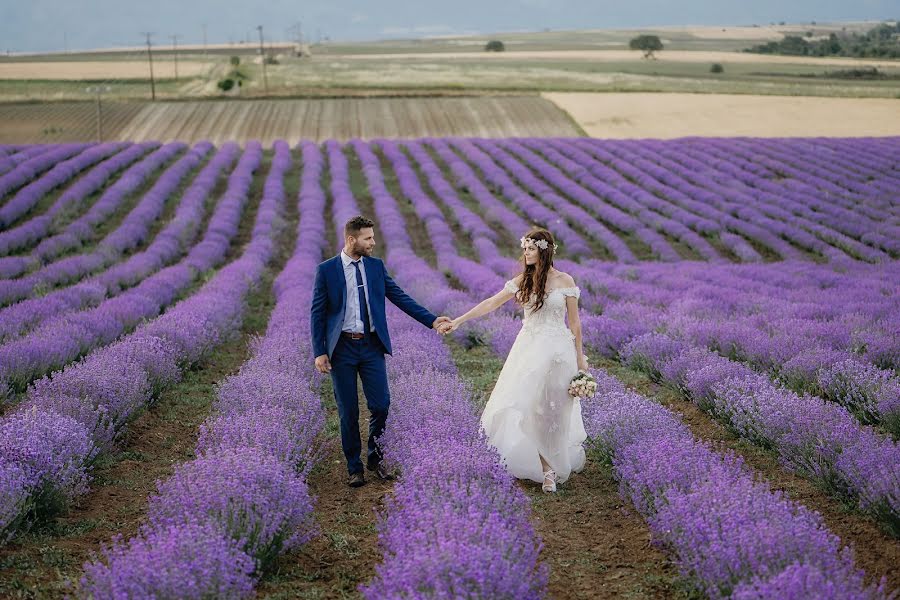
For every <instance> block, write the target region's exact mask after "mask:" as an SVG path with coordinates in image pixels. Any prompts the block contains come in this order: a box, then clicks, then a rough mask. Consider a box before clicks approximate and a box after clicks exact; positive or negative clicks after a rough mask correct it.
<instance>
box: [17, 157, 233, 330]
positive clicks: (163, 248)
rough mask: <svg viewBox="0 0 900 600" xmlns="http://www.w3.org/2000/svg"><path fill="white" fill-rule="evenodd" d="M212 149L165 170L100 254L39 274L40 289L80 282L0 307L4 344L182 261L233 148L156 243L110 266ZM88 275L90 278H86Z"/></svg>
mask: <svg viewBox="0 0 900 600" xmlns="http://www.w3.org/2000/svg"><path fill="white" fill-rule="evenodd" d="M209 149H211V146H210V145H209V144H208V143H206V142H201V143H200V144H198V145H197V146H196V147H195V148H194V149H193V150H192V151H190V152H188V153H187V154H186V155H185V156H184V157H183V158H182V159H180V160H179V161H177V162H176V163H175V164H174V165H173V166H172V167H171V168H170V169H168V170H166V171H165V172H164V173H163V174H162V175H161V176H160V178H159V180H158V181H157V183H156V184H155V185H154V186H153V188H152V189H151V190H150V191H148V193H147V194H146V196H145V197H144V198H143V199H142V200H141V202H140V203H139V204H138V205H137V206H136V207H135V210H134V212H133V213H132V214H130V215H129V216H128V217H126V218H125V219H124V221H123V222H122V223H121V225H120V226H119V227H117V228H116V229H115V230H113V231H112V232H110V233H109V234H108V235H107V236H106V237H105V238H104V239H103V240H101V241H100V242H99V243H98V248H99V249H98V250H96V251H94V252H91V253H88V254H78V255H75V256H71V257H67V258H64V259H62V260H60V261H57V262H55V263H53V264H52V265H48V268H47V269H46V270H42V271H40V272H39V273H42V274H43V276H41V277H42V281H41V282H40V284H39V285H46V286H50V285H54V284H57V283H62V282H64V281H71V280H78V281H79V282H78V283H77V284H75V285H72V286H69V287H61V288H60V289H57V290H54V291H52V292H48V293H47V294H45V295H43V296H38V297H33V298H29V299H27V300H22V301H20V302H17V303H15V304H12V305H11V306H8V307H5V308H2V309H0V341H10V340H12V339H14V338H16V337H19V336H21V335H23V334H25V333H27V332H28V331H30V330H32V329H34V328H36V327H38V326H39V325H41V324H42V323H44V322H46V321H48V320H49V319H51V318H55V317H59V316H60V315H63V314H66V313H71V312H73V311H79V310H83V309H86V308H89V307H92V306H96V305H98V304H99V303H100V302H102V301H103V300H105V299H106V298H110V297H112V296H116V295H118V294H120V293H121V292H122V291H124V290H125V289H128V288H130V287H133V286H135V285H137V284H138V283H140V282H141V281H143V280H144V279H145V278H146V277H148V276H149V275H151V274H153V273H154V272H156V271H158V270H159V269H161V268H163V267H165V266H167V265H169V264H171V263H172V261H173V260H175V259H176V258H179V257H181V256H182V255H183V254H184V253H185V252H186V251H187V250H188V248H189V247H190V245H191V244H192V243H193V242H194V240H195V238H196V235H197V234H198V233H199V228H200V225H201V223H202V220H203V216H204V214H205V213H206V208H207V207H206V205H207V203H208V199H209V198H210V196H211V194H212V191H213V188H214V186H215V185H216V182H217V181H218V180H219V177H220V175H221V173H222V172H223V171H224V170H227V169H228V168H229V166H230V165H231V164H232V163H233V162H234V160H235V159H236V157H237V155H238V148H237V146H236V145H235V144H226V145H225V146H223V147H222V148H221V149H220V150H219V151H218V152H216V154H215V156H214V157H213V158H212V159H211V160H210V162H209V164H208V165H207V166H206V167H204V168H203V170H202V171H200V173H199V174H198V175H197V176H196V178H195V179H194V180H193V182H192V183H191V185H190V186H188V188H187V189H186V190H185V192H184V194H182V195H181V197H180V201H179V202H178V204H177V206H176V207H175V210H174V215H173V217H172V218H171V220H170V221H169V222H168V223H166V224H165V225H164V226H163V227H162V228H161V230H160V231H159V233H157V234H156V236H154V238H153V241H152V243H150V244H149V245H148V246H147V247H146V248H144V249H143V250H141V251H139V252H135V253H133V254H130V255H129V256H128V258H127V260H124V261H122V262H119V263H115V264H113V265H109V266H108V265H107V263H108V262H110V260H115V258H119V257H121V255H122V254H121V252H120V251H125V250H131V249H134V248H135V245H136V244H139V243H140V241H141V240H142V239H145V238H146V237H147V235H148V228H149V227H150V226H152V225H153V224H154V220H156V222H157V223H158V213H159V211H160V210H162V209H163V207H164V206H165V205H166V203H168V202H171V196H172V195H173V191H174V189H175V188H176V187H177V186H179V185H180V184H181V182H182V181H183V178H184V176H185V175H186V173H187V172H188V171H192V170H194V169H196V168H197V167H198V165H199V164H200V163H201V162H202V161H203V160H205V157H206V156H207V154H208V152H209ZM104 266H106V268H105V269H103V267H104ZM98 269H102V270H101V272H99V273H97V274H95V275H93V276H89V274H90V273H91V272H93V271H94V270H98ZM86 276H87V277H88V278H87V279H83V278H84V277H86Z"/></svg>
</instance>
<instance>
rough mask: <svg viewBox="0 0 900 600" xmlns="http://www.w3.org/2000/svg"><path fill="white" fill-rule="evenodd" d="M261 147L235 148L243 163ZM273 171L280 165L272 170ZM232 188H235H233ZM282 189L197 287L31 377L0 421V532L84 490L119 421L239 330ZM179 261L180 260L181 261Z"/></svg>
mask: <svg viewBox="0 0 900 600" xmlns="http://www.w3.org/2000/svg"><path fill="white" fill-rule="evenodd" d="M260 153H261V148H260V146H259V145H258V144H254V145H251V146H250V147H249V148H248V149H247V151H246V152H245V157H248V156H249V157H255V158H253V159H250V161H249V164H252V165H253V168H256V166H257V165H258V164H259V160H258V159H259V155H260ZM251 173H252V169H251V170H249V171H247V172H245V173H243V175H242V177H238V178H233V181H232V185H233V187H234V189H233V190H232V194H233V195H232V197H231V198H230V200H231V201H230V202H224V203H223V206H229V209H228V210H227V211H223V213H222V214H221V218H219V219H218V225H217V228H218V230H219V233H218V235H217V236H216V238H215V239H210V240H208V241H207V245H208V249H207V250H206V251H207V252H209V253H215V254H221V253H224V251H225V250H226V249H227V248H228V246H229V245H230V241H231V239H232V238H233V237H234V232H235V231H236V230H237V226H238V223H239V220H240V215H241V213H242V208H243V206H244V204H245V203H246V189H247V185H248V181H249V179H250V177H251ZM272 176H273V177H278V176H282V177H283V171H282V172H280V173H278V172H274V171H273V175H272ZM238 190H243V191H242V192H239V191H238ZM281 202H282V198H281V197H279V196H278V195H277V194H273V195H271V196H269V197H267V198H265V199H264V200H263V203H262V204H261V206H260V208H259V210H258V212H257V217H256V223H255V227H254V230H253V236H252V239H251V242H250V243H249V244H248V245H247V246H246V247H245V249H244V251H243V253H242V255H241V256H240V257H239V258H238V259H237V260H235V261H233V262H231V263H229V264H228V265H226V266H225V267H223V268H222V269H220V270H219V271H218V272H217V273H216V275H215V276H214V277H213V278H212V279H210V280H209V281H208V282H207V283H206V284H205V285H204V286H203V287H201V288H200V290H199V291H198V292H197V293H195V294H193V295H192V296H190V297H189V298H187V299H186V300H183V301H181V302H179V303H178V304H176V305H174V306H173V307H171V308H170V309H169V310H168V311H167V312H166V313H165V314H164V315H162V316H161V317H159V318H156V319H153V320H151V321H148V322H146V323H144V324H143V325H141V326H140V327H138V328H137V329H136V330H135V331H134V332H133V333H131V334H130V335H127V336H124V337H122V338H120V339H118V340H117V341H116V342H115V343H113V344H111V345H108V346H105V347H103V348H101V349H99V350H96V351H94V352H92V353H90V354H89V355H88V356H86V357H85V358H84V359H83V360H81V361H79V362H77V363H72V364H70V365H68V366H67V367H66V368H65V369H63V370H62V371H59V372H57V373H54V374H53V376H52V377H47V378H44V379H41V380H39V381H38V382H36V383H35V385H34V386H32V387H30V388H29V390H28V395H27V398H26V400H25V401H24V402H23V403H21V404H20V405H19V406H17V407H16V408H15V410H13V411H12V412H11V413H10V414H8V415H6V416H4V417H3V419H2V420H0V457H2V459H0V539H2V540H3V541H6V540H7V539H8V538H9V537H11V536H12V535H14V534H15V533H16V532H17V531H19V530H20V529H22V528H23V527H27V526H28V524H29V523H30V522H31V521H32V520H33V519H34V518H36V517H40V516H43V515H45V514H47V513H52V512H53V511H56V510H59V509H60V508H61V507H63V506H65V505H66V504H67V503H69V502H71V501H72V500H73V499H74V498H76V497H78V496H79V495H81V494H83V493H85V492H86V490H87V489H88V483H89V479H90V475H89V471H90V466H91V464H92V462H93V460H94V459H95V458H96V456H97V455H98V454H99V453H101V452H104V451H107V450H109V449H110V448H111V447H113V445H114V444H115V442H116V440H117V439H118V438H119V437H120V435H121V433H122V431H123V428H124V427H125V425H126V424H127V423H128V421H129V420H131V419H132V418H134V416H135V415H136V414H137V413H138V412H139V411H140V410H141V409H142V408H143V407H145V406H146V405H148V404H149V403H151V402H152V401H153V399H154V398H155V397H157V396H158V394H159V393H160V391H161V390H163V389H165V388H167V387H169V386H171V385H172V384H174V383H175V382H177V381H178V380H179V378H180V373H181V371H182V370H183V369H184V368H187V367H189V366H190V365H193V364H196V363H197V361H199V360H200V359H201V358H202V357H204V356H206V355H208V354H209V352H210V351H211V350H212V349H213V348H215V347H216V346H218V345H219V344H221V343H223V342H224V341H226V340H228V339H230V338H231V337H232V336H234V335H235V333H236V332H237V331H239V328H240V324H241V320H242V316H243V313H244V310H245V308H246V305H245V304H246V303H245V299H246V296H247V294H248V293H249V292H250V291H251V290H252V289H254V287H255V286H257V285H258V283H259V281H260V278H261V277H262V274H263V271H264V269H265V266H266V264H267V263H268V262H269V261H270V260H271V257H272V254H273V252H274V241H273V237H274V235H275V234H276V231H277V226H278V224H279V215H280V214H281V211H282V207H281V204H280V203H281ZM185 268H187V267H185Z"/></svg>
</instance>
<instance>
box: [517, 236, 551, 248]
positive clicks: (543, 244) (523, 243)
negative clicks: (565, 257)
mask: <svg viewBox="0 0 900 600" xmlns="http://www.w3.org/2000/svg"><path fill="white" fill-rule="evenodd" d="M528 242H531V243H532V244H534V245H535V246H537V247H538V248H540V249H541V250H546V249H547V248H548V247H549V246H550V244H549V242H547V240H536V239H534V238H530V237H525V236H524V235H523V236H522V237H520V238H519V244H520V245H521V246H522V247H523V248H527V247H528ZM557 250H559V244H553V251H554V252H555V251H557Z"/></svg>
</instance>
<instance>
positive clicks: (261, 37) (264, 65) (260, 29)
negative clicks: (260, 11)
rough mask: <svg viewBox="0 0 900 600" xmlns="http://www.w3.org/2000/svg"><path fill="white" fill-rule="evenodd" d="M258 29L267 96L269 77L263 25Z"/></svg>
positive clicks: (267, 93)
mask: <svg viewBox="0 0 900 600" xmlns="http://www.w3.org/2000/svg"><path fill="white" fill-rule="evenodd" d="M256 28H257V29H258V30H259V55H260V58H262V67H263V81H264V82H265V86H266V96H268V95H269V76H268V75H267V74H266V51H265V49H264V48H263V28H262V25H257V26H256Z"/></svg>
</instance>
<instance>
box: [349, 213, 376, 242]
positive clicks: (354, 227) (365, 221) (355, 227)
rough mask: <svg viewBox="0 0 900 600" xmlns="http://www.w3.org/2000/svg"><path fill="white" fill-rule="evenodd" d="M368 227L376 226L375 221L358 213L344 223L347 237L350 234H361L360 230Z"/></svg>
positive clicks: (354, 235)
mask: <svg viewBox="0 0 900 600" xmlns="http://www.w3.org/2000/svg"><path fill="white" fill-rule="evenodd" d="M366 227H375V221H373V220H372V219H369V218H367V217H364V216H362V215H357V216H355V217H353V218H352V219H350V220H349V221H347V223H346V224H345V225H344V237H347V236H348V235H352V236H353V237H356V236H357V235H359V230H360V229H365V228H366Z"/></svg>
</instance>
